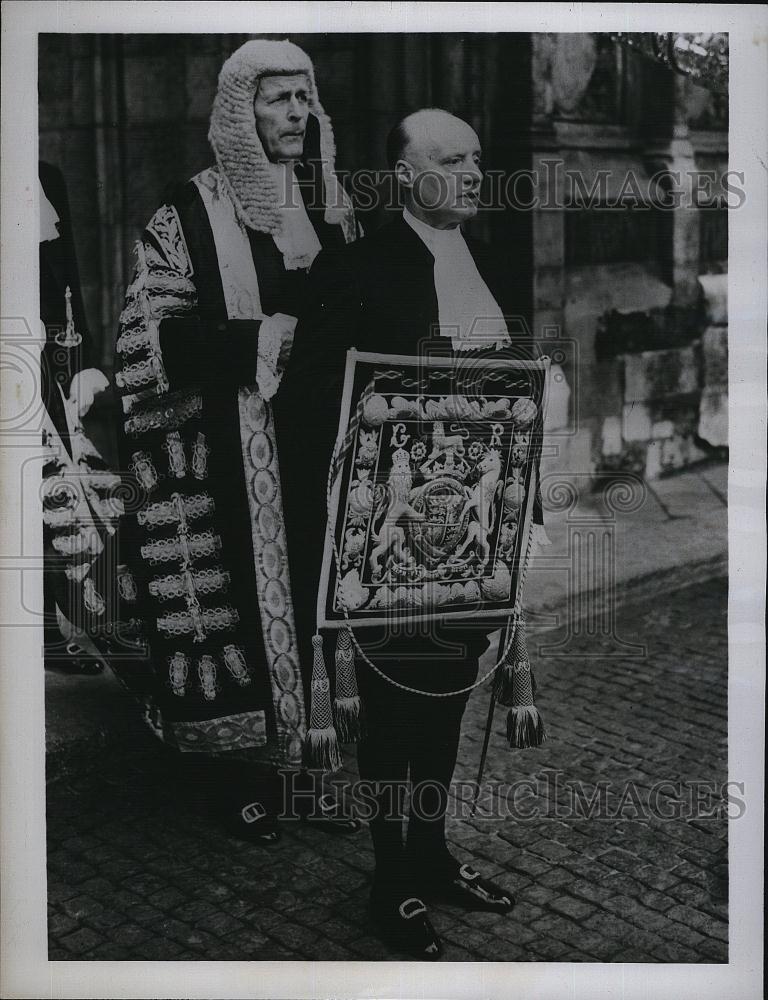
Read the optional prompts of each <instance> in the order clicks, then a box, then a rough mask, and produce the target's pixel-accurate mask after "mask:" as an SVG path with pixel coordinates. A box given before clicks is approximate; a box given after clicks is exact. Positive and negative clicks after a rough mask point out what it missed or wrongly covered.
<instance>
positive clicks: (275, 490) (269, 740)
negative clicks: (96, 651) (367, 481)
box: [116, 165, 349, 765]
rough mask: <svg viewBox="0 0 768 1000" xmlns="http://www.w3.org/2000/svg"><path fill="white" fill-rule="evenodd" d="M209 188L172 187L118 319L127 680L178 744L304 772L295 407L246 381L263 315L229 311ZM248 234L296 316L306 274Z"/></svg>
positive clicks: (303, 173) (264, 284)
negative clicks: (130, 663)
mask: <svg viewBox="0 0 768 1000" xmlns="http://www.w3.org/2000/svg"><path fill="white" fill-rule="evenodd" d="M296 175H297V178H298V180H299V183H300V188H301V192H302V197H303V198H304V201H305V205H306V207H307V212H308V215H309V218H310V221H311V223H312V225H313V227H314V228H315V231H316V233H317V235H318V237H319V239H320V242H321V244H322V245H323V246H324V247H328V246H333V245H341V244H343V242H344V240H345V238H349V234H348V233H347V236H346V237H345V235H344V233H343V231H342V227H340V226H339V225H335V224H329V223H327V222H326V221H325V217H324V208H323V201H322V192H323V188H322V178H320V177H319V176H318V174H317V173H316V172H314V171H312V170H311V169H310V168H309V167H305V166H304V165H301V166H298V167H297V169H296ZM214 187H215V188H216V191H215V198H217V199H219V201H218V202H217V203H218V204H221V200H222V199H226V198H227V197H228V195H227V191H226V188H225V186H224V185H223V183H222V179H221V178H220V177H218V176H217V171H216V170H215V168H214V169H213V170H211V171H205V172H204V173H203V174H202V175H198V177H197V178H195V179H194V180H193V181H190V182H189V183H187V184H185V185H183V186H182V187H181V188H179V189H176V190H174V191H173V192H171V193H170V195H169V197H168V198H167V200H166V203H165V205H163V206H162V207H161V209H159V210H158V212H157V213H156V214H155V216H154V217H153V220H152V221H151V222H150V224H149V225H148V227H147V230H146V231H145V233H144V234H143V237H142V241H141V246H140V248H139V268H138V270H137V275H136V277H135V279H134V282H133V283H132V285H131V287H130V288H129V290H128V295H127V298H126V308H125V310H124V312H123V316H122V317H121V326H120V338H119V340H118V345H117V351H118V356H119V358H120V369H119V371H118V374H117V376H116V378H117V381H118V385H119V386H120V389H121V391H122V393H123V397H124V401H125V402H124V409H125V410H126V419H125V424H124V429H123V433H122V441H121V450H122V461H123V468H126V469H131V470H132V475H131V477H128V478H129V479H130V481H131V482H132V483H133V485H134V488H135V494H136V503H135V505H134V511H133V512H132V513H130V514H129V515H128V516H127V517H126V519H125V523H124V530H123V541H122V548H121V551H122V553H123V556H124V561H125V564H126V568H125V573H124V574H123V577H124V589H125V591H126V593H130V594H132V595H135V600H134V607H135V609H136V610H135V615H136V616H137V618H138V619H139V620H140V623H141V634H142V636H143V637H144V639H145V641H146V642H147V644H148V647H149V654H150V655H149V662H148V665H147V664H146V663H145V664H144V665H143V667H142V666H141V665H136V666H135V668H133V670H131V668H127V669H126V668H123V679H124V680H125V681H126V683H127V684H128V685H129V686H130V687H132V689H133V690H134V692H135V693H136V694H138V695H139V696H140V697H141V698H142V699H143V701H144V702H145V705H146V715H147V719H148V721H149V722H150V724H151V725H152V726H153V728H154V729H155V731H156V732H157V734H158V735H159V736H161V738H163V739H165V740H166V741H167V742H169V743H170V744H172V745H173V746H175V747H176V748H177V749H180V750H182V751H191V752H204V753H207V754H210V755H214V756H220V755H223V754H231V753H232V752H235V753H240V752H241V751H245V753H246V755H247V756H248V757H249V758H251V759H257V760H263V761H265V762H269V763H273V764H289V765H296V764H298V763H299V762H300V759H301V748H302V742H303V738H304V736H305V732H306V720H307V717H308V706H307V705H305V700H304V695H305V693H307V694H308V692H309V670H310V668H311V661H310V662H309V663H306V662H304V661H301V662H300V661H299V658H298V649H297V643H296V639H295V635H296V625H295V621H294V611H295V608H294V605H295V602H294V601H293V599H292V596H291V590H292V585H291V581H292V580H295V579H296V578H297V577H298V576H300V575H301V573H302V570H303V564H302V558H301V552H300V549H299V550H297V549H296V547H295V546H293V543H292V537H293V535H294V532H295V519H296V517H299V518H301V517H302V516H304V514H303V512H302V509H301V507H300V505H297V504H291V503H285V502H284V501H285V497H286V495H287V494H288V493H289V491H290V490H292V489H294V486H293V485H292V484H291V485H288V484H287V483H286V482H285V479H284V476H282V462H281V460H280V458H279V456H280V454H281V452H282V451H283V449H284V448H285V447H286V441H288V440H290V439H291V438H292V437H293V436H295V435H296V434H297V433H298V434H301V433H302V432H303V428H304V422H303V420H304V416H305V414H304V412H303V411H302V412H301V413H297V412H294V410H292V408H291V407H288V408H286V407H284V406H282V402H281V394H280V392H279V391H278V394H277V396H276V397H275V398H273V400H272V401H271V402H270V403H265V402H264V400H263V399H262V398H261V397H260V396H259V393H258V391H257V390H256V389H255V387H254V383H255V377H256V364H257V344H258V339H259V334H260V327H261V322H260V320H259V319H256V318H238V317H237V316H234V317H233V306H232V301H231V300H230V299H228V297H227V295H228V293H227V285H226V280H225V279H224V278H223V277H222V274H223V262H222V261H221V260H220V259H219V255H220V244H219V243H217V236H218V235H219V234H217V233H216V232H214V229H215V227H216V225H217V223H215V222H213V223H212V221H211V220H212V216H211V214H210V206H209V204H208V203H206V202H205V198H204V197H203V196H204V195H205V193H206V192H207V191H208V190H209V189H211V190H213V188H214ZM310 196H312V197H310ZM246 235H247V246H246V245H244V246H246V249H245V250H244V252H250V255H251V257H252V261H253V267H254V270H255V274H256V277H257V279H258V299H259V300H260V306H261V311H262V312H263V314H264V315H266V316H271V315H273V314H274V313H278V312H279V313H285V314H287V315H289V316H296V315H297V314H298V311H299V308H300V304H301V301H302V298H303V295H304V293H305V290H306V283H307V280H308V276H307V273H306V271H301V270H298V271H287V270H285V268H284V266H283V258H282V255H281V253H280V251H279V250H278V248H277V247H276V245H275V243H274V240H273V239H272V237H271V236H270V235H268V234H264V233H260V232H255V231H253V230H250V229H248V230H247V232H246ZM235 312H236V310H235ZM281 495H282V496H281ZM147 666H149V670H147ZM302 675H303V676H302Z"/></svg>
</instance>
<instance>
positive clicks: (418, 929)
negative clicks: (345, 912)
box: [371, 896, 443, 962]
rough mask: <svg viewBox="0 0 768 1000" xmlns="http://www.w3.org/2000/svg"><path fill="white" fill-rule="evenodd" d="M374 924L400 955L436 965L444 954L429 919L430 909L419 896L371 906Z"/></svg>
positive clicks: (373, 903) (372, 903)
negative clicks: (402, 952) (407, 955)
mask: <svg viewBox="0 0 768 1000" xmlns="http://www.w3.org/2000/svg"><path fill="white" fill-rule="evenodd" d="M371 917H372V920H373V924H374V926H375V927H376V929H377V930H378V932H379V933H380V934H381V936H382V938H384V940H385V941H387V942H388V943H389V944H391V945H392V946H393V947H394V948H397V949H398V951H404V952H406V953H407V954H409V955H412V956H413V957H414V958H420V959H422V960H423V961H425V962H434V961H436V960H437V959H438V958H440V956H441V955H442V954H443V946H442V944H441V943H440V938H439V937H438V936H437V933H436V931H435V928H434V927H433V926H432V922H431V921H430V919H429V916H428V915H427V908H426V906H425V905H424V903H423V902H422V900H420V899H418V897H416V896H408V897H406V898H405V899H401V900H400V901H399V902H396V903H385V904H377V903H375V902H373V901H372V902H371Z"/></svg>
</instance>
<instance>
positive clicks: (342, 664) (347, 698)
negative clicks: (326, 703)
mask: <svg viewBox="0 0 768 1000" xmlns="http://www.w3.org/2000/svg"><path fill="white" fill-rule="evenodd" d="M333 716H334V719H335V721H336V732H337V733H338V734H339V740H340V742H341V743H354V742H356V741H357V740H359V739H360V736H361V735H362V718H361V706H360V695H359V693H358V690H357V678H356V676H355V654H354V651H353V649H352V640H351V638H350V635H349V630H348V629H347V628H341V629H339V631H338V633H337V635H336V697H335V698H334V701H333Z"/></svg>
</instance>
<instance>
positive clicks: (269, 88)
mask: <svg viewBox="0 0 768 1000" xmlns="http://www.w3.org/2000/svg"><path fill="white" fill-rule="evenodd" d="M253 111H254V114H255V116H256V131H257V132H258V134H259V139H261V144H262V146H263V147H264V152H265V153H266V154H267V156H268V157H269V159H270V160H271V161H272V162H273V163H282V162H286V161H290V160H298V159H300V158H301V154H302V153H303V152H304V133H305V131H306V128H307V115H308V114H309V79H308V78H307V75H306V74H305V73H295V74H293V75H292V76H263V77H262V78H261V79H260V80H259V87H258V90H257V91H256V97H255V98H254V100H253Z"/></svg>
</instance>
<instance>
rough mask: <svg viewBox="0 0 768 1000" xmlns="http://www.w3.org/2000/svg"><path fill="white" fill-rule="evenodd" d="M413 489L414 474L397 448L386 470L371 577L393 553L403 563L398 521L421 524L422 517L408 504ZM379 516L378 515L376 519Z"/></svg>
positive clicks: (402, 539)
mask: <svg viewBox="0 0 768 1000" xmlns="http://www.w3.org/2000/svg"><path fill="white" fill-rule="evenodd" d="M418 492H419V491H418V490H414V489H413V474H412V473H411V466H410V458H409V455H408V452H407V451H404V450H403V449H402V448H398V449H397V451H395V452H393V454H392V468H391V469H390V470H389V478H388V480H387V491H386V495H385V501H384V502H385V507H384V517H383V520H382V523H381V526H380V527H379V529H378V530H377V531H374V532H373V534H372V537H373V540H374V541H375V542H376V546H375V547H374V549H373V551H372V552H371V554H370V556H369V559H368V562H369V565H370V567H371V572H372V573H373V575H374V577H379V576H381V573H382V569H381V560H382V559H383V558H384V556H386V555H387V554H389V552H390V551H392V552H393V554H394V556H395V558H397V559H399V560H401V561H405V560H406V559H407V558H408V556H409V553H408V550H407V548H406V544H405V530H404V529H403V528H402V526H401V525H400V524H399V523H398V522H399V521H401V520H402V521H423V520H425V515H424V514H421V513H419V511H417V510H414V508H413V507H412V506H411V501H412V500H413V499H414V498H415V497H416V496H417V495H418ZM379 516H380V515H379Z"/></svg>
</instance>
